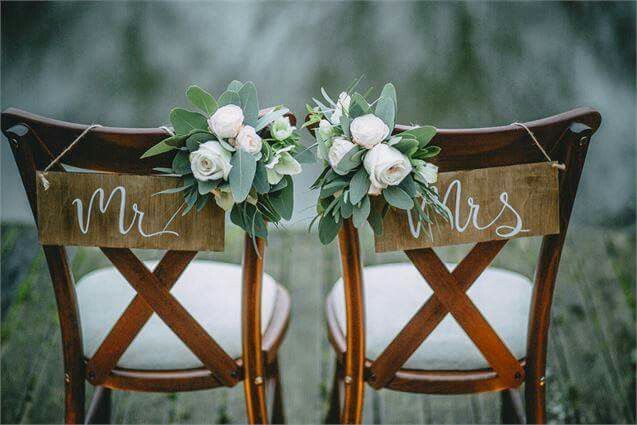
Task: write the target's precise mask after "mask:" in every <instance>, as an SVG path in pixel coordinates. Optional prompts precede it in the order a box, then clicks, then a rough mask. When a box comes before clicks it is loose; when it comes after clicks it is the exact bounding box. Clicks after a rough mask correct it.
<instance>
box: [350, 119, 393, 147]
mask: <svg viewBox="0 0 637 425" xmlns="http://www.w3.org/2000/svg"><path fill="white" fill-rule="evenodd" d="M349 130H350V132H351V133H352V140H354V143H356V144H358V145H361V146H363V147H364V148H367V149H371V148H373V147H374V146H376V145H377V144H379V143H380V142H382V141H383V140H385V138H386V137H387V136H389V127H387V124H385V123H384V122H383V120H381V119H380V118H378V117H377V116H376V115H374V114H367V115H363V116H361V117H357V118H354V120H353V121H352V124H351V125H350V126H349Z"/></svg>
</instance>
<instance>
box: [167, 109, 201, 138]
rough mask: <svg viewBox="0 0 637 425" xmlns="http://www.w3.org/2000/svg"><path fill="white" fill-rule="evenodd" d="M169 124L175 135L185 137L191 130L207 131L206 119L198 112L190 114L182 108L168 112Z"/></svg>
mask: <svg viewBox="0 0 637 425" xmlns="http://www.w3.org/2000/svg"><path fill="white" fill-rule="evenodd" d="M170 122H171V123H172V125H173V128H174V129H175V133H176V134H177V135H187V134H189V133H190V132H191V131H193V130H204V131H207V130H208V122H207V121H206V117H204V116H203V115H201V114H200V113H198V112H191V111H187V110H186V109H182V108H174V109H173V110H172V111H170Z"/></svg>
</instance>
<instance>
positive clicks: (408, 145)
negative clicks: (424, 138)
mask: <svg viewBox="0 0 637 425" xmlns="http://www.w3.org/2000/svg"><path fill="white" fill-rule="evenodd" d="M392 147H393V148H394V149H398V150H399V151H400V152H401V153H402V154H403V155H405V156H408V157H411V156H412V155H413V154H414V153H416V151H417V150H418V140H416V139H405V138H401V140H400V142H398V143H396V144H395V145H394V146H392Z"/></svg>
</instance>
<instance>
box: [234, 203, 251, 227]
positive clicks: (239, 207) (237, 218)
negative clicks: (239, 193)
mask: <svg viewBox="0 0 637 425" xmlns="http://www.w3.org/2000/svg"><path fill="white" fill-rule="evenodd" d="M230 221H231V222H232V223H234V224H236V225H237V226H239V227H240V228H242V229H243V230H245V231H247V229H246V224H245V221H244V216H243V204H234V205H233V206H232V209H231V210H230Z"/></svg>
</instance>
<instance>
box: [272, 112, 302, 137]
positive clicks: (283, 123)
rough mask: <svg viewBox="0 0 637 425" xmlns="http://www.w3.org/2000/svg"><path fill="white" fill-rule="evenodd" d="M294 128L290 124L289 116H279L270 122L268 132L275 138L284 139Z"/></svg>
mask: <svg viewBox="0 0 637 425" xmlns="http://www.w3.org/2000/svg"><path fill="white" fill-rule="evenodd" d="M295 129H296V127H293V126H292V125H291V124H290V118H289V117H281V118H277V119H276V120H274V122H273V123H272V124H270V133H271V134H272V137H274V138H275V139H277V140H285V139H287V138H288V137H290V136H291V135H292V132H293V131H294V130H295Z"/></svg>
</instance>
